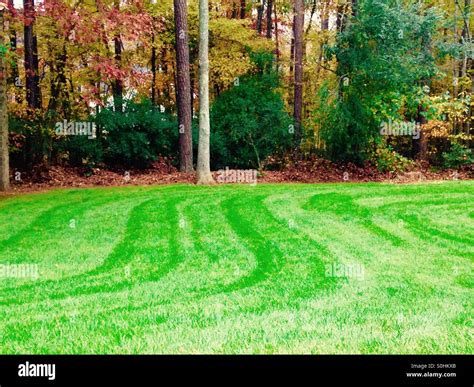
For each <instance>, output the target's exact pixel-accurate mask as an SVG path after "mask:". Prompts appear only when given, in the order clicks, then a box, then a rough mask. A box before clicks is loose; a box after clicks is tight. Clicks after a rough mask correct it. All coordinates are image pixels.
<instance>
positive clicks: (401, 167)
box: [370, 142, 414, 173]
mask: <svg viewBox="0 0 474 387" xmlns="http://www.w3.org/2000/svg"><path fill="white" fill-rule="evenodd" d="M370 162H371V163H372V164H373V165H374V166H375V167H376V168H377V169H378V170H379V171H380V172H382V173H386V172H391V173H399V172H405V171H407V170H408V169H410V168H411V167H413V166H414V162H413V161H412V160H410V159H408V158H406V157H404V156H402V155H400V154H399V153H397V152H395V151H394V150H393V148H392V147H391V146H390V145H386V144H385V143H384V142H381V143H378V144H377V145H375V147H374V150H373V152H372V153H371V154H370Z"/></svg>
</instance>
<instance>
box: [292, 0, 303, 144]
mask: <svg viewBox="0 0 474 387" xmlns="http://www.w3.org/2000/svg"><path fill="white" fill-rule="evenodd" d="M303 29H304V0H295V18H294V35H295V79H294V84H295V95H294V115H293V117H294V122H295V143H296V146H299V144H300V142H301V132H302V128H301V122H302V112H303V45H304V42H303V32H304V31H303Z"/></svg>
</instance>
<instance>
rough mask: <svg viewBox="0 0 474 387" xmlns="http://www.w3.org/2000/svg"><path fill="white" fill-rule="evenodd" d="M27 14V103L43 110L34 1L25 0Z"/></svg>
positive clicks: (30, 106)
mask: <svg viewBox="0 0 474 387" xmlns="http://www.w3.org/2000/svg"><path fill="white" fill-rule="evenodd" d="M23 9H24V13H25V24H24V50H25V78H26V101H27V103H28V107H29V108H30V109H33V110H34V109H39V108H41V95H40V87H39V70H38V47H37V46H38V44H37V39H36V36H35V34H34V31H33V27H34V23H35V6H34V0H23Z"/></svg>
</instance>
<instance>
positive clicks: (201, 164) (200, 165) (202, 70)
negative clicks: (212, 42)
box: [197, 0, 214, 184]
mask: <svg viewBox="0 0 474 387" xmlns="http://www.w3.org/2000/svg"><path fill="white" fill-rule="evenodd" d="M208 3H209V1H208V0H199V144H198V160H197V184H212V183H214V179H213V178H212V174H211V166H210V164H211V162H210V149H209V148H210V131H211V129H210V122H209V4H208Z"/></svg>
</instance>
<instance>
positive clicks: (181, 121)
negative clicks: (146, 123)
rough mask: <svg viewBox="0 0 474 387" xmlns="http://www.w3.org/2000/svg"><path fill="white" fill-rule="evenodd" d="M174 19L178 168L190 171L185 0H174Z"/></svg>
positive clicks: (189, 117) (191, 166) (190, 139)
mask: <svg viewBox="0 0 474 387" xmlns="http://www.w3.org/2000/svg"><path fill="white" fill-rule="evenodd" d="M174 20H175V30H176V67H177V104H178V127H179V151H180V169H181V171H182V172H192V170H193V139H192V130H191V119H192V117H191V80H190V74H189V45H188V42H189V38H188V12H187V1H186V0H174Z"/></svg>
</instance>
